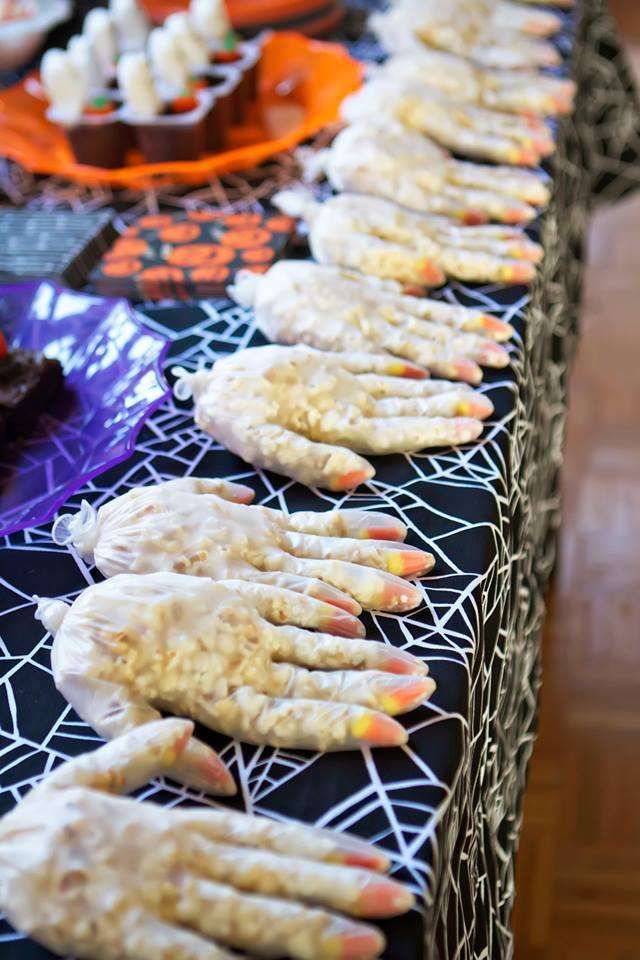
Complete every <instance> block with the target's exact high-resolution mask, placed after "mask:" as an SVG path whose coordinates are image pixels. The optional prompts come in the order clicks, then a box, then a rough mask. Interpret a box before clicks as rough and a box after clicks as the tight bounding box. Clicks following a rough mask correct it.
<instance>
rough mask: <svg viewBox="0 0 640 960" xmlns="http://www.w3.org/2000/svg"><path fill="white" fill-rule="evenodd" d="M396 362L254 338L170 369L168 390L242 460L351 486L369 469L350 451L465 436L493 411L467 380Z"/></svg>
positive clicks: (311, 482) (416, 446) (397, 449)
mask: <svg viewBox="0 0 640 960" xmlns="http://www.w3.org/2000/svg"><path fill="white" fill-rule="evenodd" d="M398 367H399V364H398V361H397V360H394V359H393V358H391V357H389V356H388V355H387V356H384V355H382V356H374V355H372V354H360V353H355V352H351V353H348V354H347V353H324V352H322V351H320V350H312V349H310V348H309V347H302V346H300V347H253V348H251V349H249V350H240V351H238V352H237V353H234V354H232V355H231V356H228V357H225V358H224V359H222V360H218V362H217V363H216V364H215V366H214V367H213V369H211V370H200V371H198V372H197V373H193V374H189V373H187V372H186V371H176V372H178V373H179V380H178V383H177V385H176V393H177V395H178V396H179V397H181V398H186V397H187V396H188V395H189V394H191V395H192V396H193V398H194V401H195V420H196V423H197V424H198V426H199V427H201V428H202V429H203V430H204V431H206V432H207V433H209V434H211V436H213V437H215V439H216V440H218V441H219V442H220V443H222V444H223V445H224V446H225V447H227V449H229V450H231V452H232V453H236V454H237V455H238V456H240V457H242V458H243V459H244V460H247V461H248V462H249V463H253V464H254V465H255V466H259V467H264V468H266V469H267V470H276V471H278V472H279V473H283V474H285V476H288V477H292V478H293V479H294V480H298V481H299V482H300V483H306V484H307V485H308V486H319V487H327V488H329V489H331V490H350V489H352V488H353V487H357V486H358V485H359V484H360V483H364V481H365V480H368V479H370V478H371V477H372V476H373V475H374V473H375V471H374V469H373V467H372V465H371V464H370V463H369V462H368V461H367V460H365V459H364V458H363V457H362V456H359V454H362V453H364V454H384V453H409V452H416V451H418V450H424V449H425V448H426V447H436V446H447V445H449V444H460V443H468V442H469V441H470V440H475V439H476V438H477V437H478V436H479V435H480V433H481V432H482V422H481V421H482V419H484V418H485V417H488V416H489V415H490V414H491V413H492V412H493V405H492V404H491V401H490V400H488V399H487V398H486V397H485V396H483V395H482V394H480V393H476V392H475V391H474V390H472V389H471V388H470V387H469V386H468V385H467V384H452V383H448V382H447V381H432V380H414V379H406V378H407V377H409V378H410V377H412V376H413V375H414V374H415V372H416V368H414V367H412V366H411V365H410V364H406V363H402V364H400V370H399V369H398ZM398 372H400V373H401V374H403V375H404V376H403V375H401V376H396V375H395V374H396V373H398ZM417 372H418V375H420V373H421V371H420V370H417Z"/></svg>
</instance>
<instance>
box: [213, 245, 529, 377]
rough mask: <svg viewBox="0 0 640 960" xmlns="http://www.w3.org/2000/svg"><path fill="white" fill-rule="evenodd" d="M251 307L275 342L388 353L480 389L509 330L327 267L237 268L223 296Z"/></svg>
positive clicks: (500, 360)
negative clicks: (259, 271)
mask: <svg viewBox="0 0 640 960" xmlns="http://www.w3.org/2000/svg"><path fill="white" fill-rule="evenodd" d="M227 292H228V294H229V296H231V297H232V298H233V299H234V300H236V301H237V303H239V304H241V305H242V306H243V307H254V309H255V318H256V324H257V326H258V328H259V329H260V330H261V331H262V333H263V334H264V335H265V336H266V337H268V338H269V339H270V340H273V341H275V342H277V343H287V344H297V343H304V344H306V345H307V346H309V347H316V348H317V349H319V350H333V351H338V352H344V353H348V352H349V351H352V350H357V351H359V352H362V353H376V354H380V353H388V354H390V357H389V359H390V360H391V359H392V357H396V358H398V359H399V360H410V361H412V362H413V363H418V364H420V365H421V366H422V367H425V368H426V369H427V370H429V372H430V373H432V374H434V376H436V377H445V378H446V379H447V380H465V381H467V382H469V383H479V382H480V380H481V379H482V369H481V367H480V366H479V364H483V365H484V366H487V367H505V366H506V365H507V364H508V362H509V354H508V353H507V351H506V350H505V348H504V347H501V346H499V344H498V343H496V340H506V339H507V338H508V337H509V336H510V335H511V334H512V333H513V328H512V327H511V326H510V325H509V324H508V323H503V321H502V320H498V319H497V318H496V317H492V316H490V315H488V314H485V313H481V312H480V311H479V310H471V309H469V308H467V307H458V306H452V305H451V304H448V303H440V302H438V301H436V300H427V299H425V298H424V297H409V296H406V295H403V294H402V291H401V288H400V287H399V286H397V285H396V284H394V283H393V281H386V282H385V281H376V280H375V279H374V278H372V277H366V276H365V275H364V274H361V273H355V272H352V271H348V270H342V269H340V267H331V266H325V265H323V264H319V263H314V262H313V261H312V260H280V261H278V262H277V263H275V264H274V265H273V266H272V267H271V268H270V269H269V270H268V271H267V272H266V273H265V274H257V273H254V272H253V271H251V270H241V271H240V272H239V273H237V274H236V277H235V281H234V284H233V286H231V287H229V288H228V290H227Z"/></svg>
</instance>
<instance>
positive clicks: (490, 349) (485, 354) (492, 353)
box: [480, 340, 509, 368]
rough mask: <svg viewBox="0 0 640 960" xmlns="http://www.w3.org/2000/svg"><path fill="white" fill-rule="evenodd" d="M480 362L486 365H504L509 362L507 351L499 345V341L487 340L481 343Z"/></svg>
mask: <svg viewBox="0 0 640 960" xmlns="http://www.w3.org/2000/svg"><path fill="white" fill-rule="evenodd" d="M480 363H483V364H484V365H485V366H486V367H498V368H502V367H506V366H507V365H508V363H509V351H508V350H505V348H504V347H501V346H500V344H499V343H495V342H494V341H493V340H489V341H488V342H487V343H484V344H483V345H482V348H481V350H480Z"/></svg>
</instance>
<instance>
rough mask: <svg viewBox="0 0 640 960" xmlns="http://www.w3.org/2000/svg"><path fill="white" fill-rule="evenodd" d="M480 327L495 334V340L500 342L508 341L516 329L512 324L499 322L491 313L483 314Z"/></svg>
mask: <svg viewBox="0 0 640 960" xmlns="http://www.w3.org/2000/svg"><path fill="white" fill-rule="evenodd" d="M480 327H481V329H482V330H485V331H486V332H487V333H491V334H493V336H494V338H495V339H496V340H500V341H504V340H508V339H509V338H510V337H512V336H513V334H514V329H513V327H512V326H511V324H510V323H505V322H504V320H498V318H497V317H492V316H491V314H490V313H483V314H481V317H480Z"/></svg>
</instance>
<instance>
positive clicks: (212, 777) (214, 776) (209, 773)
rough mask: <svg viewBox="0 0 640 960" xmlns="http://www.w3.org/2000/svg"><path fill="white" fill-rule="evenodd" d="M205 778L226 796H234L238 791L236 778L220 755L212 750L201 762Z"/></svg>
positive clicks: (217, 791) (201, 769) (201, 770)
mask: <svg viewBox="0 0 640 960" xmlns="http://www.w3.org/2000/svg"><path fill="white" fill-rule="evenodd" d="M199 767H200V773H201V775H202V777H203V779H204V780H205V781H206V782H207V783H208V784H210V786H211V787H212V788H213V789H214V790H215V791H216V793H221V794H223V795H224V796H226V797H233V796H234V795H235V794H236V793H237V792H238V788H237V787H236V784H235V780H234V779H233V777H232V776H231V774H230V773H229V771H228V770H227V768H226V766H225V764H224V763H223V762H222V760H221V759H220V757H219V756H218V755H217V754H216V753H214V752H213V751H211V753H210V754H209V755H208V756H207V757H205V758H204V759H203V760H202V762H201V763H200V764H199Z"/></svg>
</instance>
